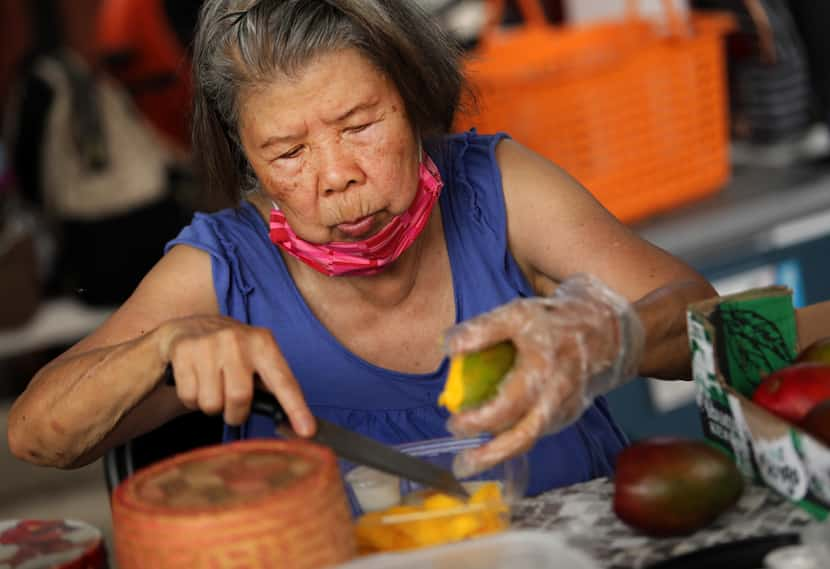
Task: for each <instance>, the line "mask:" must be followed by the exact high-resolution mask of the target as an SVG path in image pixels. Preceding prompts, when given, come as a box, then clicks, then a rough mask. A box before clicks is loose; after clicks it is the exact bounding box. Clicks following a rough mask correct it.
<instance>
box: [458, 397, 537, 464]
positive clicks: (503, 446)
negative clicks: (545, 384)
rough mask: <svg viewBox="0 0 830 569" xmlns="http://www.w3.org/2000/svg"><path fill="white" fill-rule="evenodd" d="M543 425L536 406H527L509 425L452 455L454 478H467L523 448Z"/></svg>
mask: <svg viewBox="0 0 830 569" xmlns="http://www.w3.org/2000/svg"><path fill="white" fill-rule="evenodd" d="M543 426H544V419H543V417H542V416H541V415H540V414H539V413H538V411H537V410H536V409H533V410H531V412H530V413H528V414H527V415H525V417H523V418H522V420H521V421H520V422H519V423H517V424H516V425H515V426H514V427H513V428H512V429H510V430H507V431H505V432H503V433H501V434H499V435H498V436H496V437H495V438H494V439H493V440H491V441H488V442H487V443H485V444H483V445H482V446H480V447H478V448H474V449H469V450H466V451H464V452H462V453H461V454H459V455H458V456H456V457H455V460H454V461H453V465H452V469H453V473H454V474H455V475H456V477H458V478H467V477H468V476H473V475H474V474H478V473H479V472H483V471H485V470H487V469H488V468H492V467H493V466H495V465H497V464H499V463H501V462H504V461H505V460H507V459H509V458H512V457H514V456H518V455H520V454H522V453H525V452H527V451H528V450H530V448H531V447H532V446H533V444H534V443H535V442H536V439H537V438H538V437H539V435H540V434H541V433H542V428H543Z"/></svg>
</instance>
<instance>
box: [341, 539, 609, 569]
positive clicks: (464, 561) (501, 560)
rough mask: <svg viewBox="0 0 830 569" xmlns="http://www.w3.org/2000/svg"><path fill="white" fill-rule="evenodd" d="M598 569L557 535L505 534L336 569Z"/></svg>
mask: <svg viewBox="0 0 830 569" xmlns="http://www.w3.org/2000/svg"><path fill="white" fill-rule="evenodd" d="M425 567H429V568H430V569H550V568H551V567H555V568H556V569H600V565H599V564H597V563H596V562H595V561H593V560H592V559H591V558H590V557H588V555H586V554H585V553H583V552H581V551H579V550H578V549H576V548H575V547H573V546H571V545H569V544H568V543H567V542H566V541H565V539H563V538H562V537H561V536H560V535H559V534H556V533H551V532H542V531H507V532H504V533H501V534H498V535H493V536H488V537H482V538H479V539H475V540H471V541H465V542H461V543H453V544H449V545H442V546H440V547H430V548H428V549H420V550H417V551H408V552H404V553H383V554H379V555H371V556H368V557H362V558H358V559H355V560H353V561H350V562H348V563H346V564H344V565H338V566H337V568H336V569H424V568H425Z"/></svg>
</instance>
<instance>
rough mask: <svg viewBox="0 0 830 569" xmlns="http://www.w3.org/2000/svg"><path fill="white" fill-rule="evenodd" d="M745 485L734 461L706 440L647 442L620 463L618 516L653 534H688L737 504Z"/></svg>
mask: <svg viewBox="0 0 830 569" xmlns="http://www.w3.org/2000/svg"><path fill="white" fill-rule="evenodd" d="M743 485H744V481H743V477H742V476H741V473H740V471H739V470H738V469H737V467H736V466H735V464H734V463H733V462H732V460H731V459H730V458H729V457H728V456H727V455H726V454H724V453H723V452H721V451H719V450H717V449H715V448H714V447H711V446H709V445H708V444H706V443H705V442H703V441H694V440H686V439H680V438H653V439H646V440H643V441H641V442H638V443H635V444H633V445H632V446H630V447H628V448H626V449H624V450H623V451H622V452H621V453H620V454H619V456H618V458H617V471H616V475H615V478H614V512H615V513H616V514H617V517H619V518H620V519H621V520H622V521H623V522H625V523H627V524H628V525H630V526H632V527H634V528H636V529H638V530H640V531H642V532H643V533H646V534H649V535H653V536H659V537H665V536H674V535H684V534H688V533H691V532H694V531H696V530H698V529H700V528H702V527H704V526H706V525H708V524H709V523H711V522H712V521H714V519H715V518H717V517H718V516H719V515H720V514H721V513H722V512H724V511H725V510H727V509H728V508H730V507H731V506H732V505H733V504H735V502H737V501H738V498H739V497H740V496H741V493H742V492H743Z"/></svg>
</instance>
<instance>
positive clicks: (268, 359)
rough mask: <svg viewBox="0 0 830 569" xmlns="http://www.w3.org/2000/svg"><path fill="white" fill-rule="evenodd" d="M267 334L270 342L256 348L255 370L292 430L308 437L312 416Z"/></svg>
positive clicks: (310, 432)
mask: <svg viewBox="0 0 830 569" xmlns="http://www.w3.org/2000/svg"><path fill="white" fill-rule="evenodd" d="M268 338H269V339H270V342H266V343H265V345H266V346H267V349H263V350H257V361H256V370H257V372H258V373H259V375H260V377H261V378H262V382H263V383H264V384H265V386H266V387H267V388H268V390H269V391H271V393H273V394H274V396H275V397H276V398H277V400H278V401H279V402H280V405H282V408H283V410H284V411H285V414H286V415H288V419H289V421H290V422H291V427H292V428H293V429H294V432H296V433H297V434H298V435H300V436H302V437H310V436H311V435H313V434H314V431H315V430H316V425H315V423H314V416H313V415H312V414H311V410H310V409H309V408H308V404H307V403H306V400H305V397H303V392H302V390H301V389H300V385H299V384H298V383H297V380H296V379H295V378H294V374H293V373H291V369H290V368H289V367H288V364H287V363H286V362H285V360H284V359H283V357H282V354H281V353H280V351H279V348H277V345H276V343H275V342H274V340H273V338H272V337H271V335H270V333H269V334H268Z"/></svg>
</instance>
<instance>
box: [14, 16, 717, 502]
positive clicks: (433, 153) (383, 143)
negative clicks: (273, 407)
mask: <svg viewBox="0 0 830 569" xmlns="http://www.w3.org/2000/svg"><path fill="white" fill-rule="evenodd" d="M193 57H194V76H195V87H196V100H195V114H194V123H195V124H194V145H195V151H196V153H197V156H199V158H200V159H201V161H202V163H203V164H204V171H205V175H206V182H207V185H208V186H209V187H210V188H213V189H216V190H219V191H221V192H224V193H225V194H226V195H227V196H229V197H232V198H233V199H234V200H235V201H236V202H237V203H238V204H239V205H238V207H235V208H232V209H228V210H225V211H220V212H217V213H214V214H211V215H197V216H196V217H195V219H194V220H193V222H192V224H191V225H190V226H188V227H187V228H185V229H184V230H183V231H182V233H181V234H180V235H179V237H178V238H177V239H175V240H174V241H172V242H171V243H170V244H169V245H168V250H167V252H166V255H165V256H164V257H163V258H162V259H161V261H160V262H159V263H158V265H157V266H156V267H155V268H154V269H153V270H152V271H151V272H150V273H149V274H148V275H147V276H146V278H145V279H144V280H143V282H142V283H141V284H140V286H139V287H138V288H137V290H136V291H135V293H134V294H133V295H132V297H131V298H130V299H129V300H128V301H127V302H126V303H125V304H124V305H123V306H122V307H121V308H120V309H119V310H118V311H117V312H116V313H115V314H114V315H113V316H112V317H111V318H110V319H109V320H108V321H107V322H106V323H104V324H103V325H102V326H101V327H100V328H99V329H98V330H97V331H95V332H94V333H93V334H91V335H90V336H89V337H87V338H85V339H83V340H82V341H81V342H79V343H78V344H77V345H75V346H74V347H72V348H71V349H70V350H68V351H67V352H66V353H64V354H63V355H61V356H60V357H58V358H57V359H56V360H55V361H53V362H51V363H50V364H48V365H47V366H46V367H44V368H43V369H42V370H41V371H40V372H39V373H38V374H37V376H36V377H35V378H34V380H33V381H32V382H31V384H30V386H29V388H28V389H27V390H26V392H25V393H24V394H23V395H22V396H21V397H20V398H19V400H18V401H17V402H16V404H15V406H14V408H13V410H12V412H11V415H10V418H9V423H10V426H9V440H10V445H11V448H12V450H13V452H14V453H15V454H16V455H17V456H19V457H21V458H23V459H26V460H29V461H32V462H36V463H39V464H48V465H56V466H60V467H73V466H78V465H82V464H85V463H88V462H90V461H92V460H94V459H95V458H96V457H99V456H100V455H101V454H102V453H104V452H105V451H106V450H107V449H108V448H111V447H113V446H114V445H117V444H119V443H122V442H124V441H125V440H127V439H129V438H131V437H135V436H136V435H138V434H140V433H143V432H146V431H148V430H150V429H153V428H155V427H157V426H159V425H161V424H162V423H164V422H165V421H168V420H170V419H171V418H173V417H175V416H177V415H179V414H182V413H186V412H188V411H191V410H201V411H203V412H206V413H222V414H224V419H225V421H226V423H227V424H228V425H242V428H241V429H233V430H231V429H229V430H228V433H231V432H236V433H240V434H241V436H242V437H254V436H270V435H271V434H272V433H273V425H272V424H271V425H269V424H267V421H265V420H264V419H262V418H261V417H253V418H249V417H248V414H249V407H250V401H251V397H252V393H253V390H254V388H255V385H254V380H253V379H252V377H253V375H254V374H255V373H256V374H258V375H259V377H261V381H262V383H263V385H262V386H261V387H262V388H265V389H268V390H270V391H271V392H273V393H274V395H275V396H276V397H277V398H278V399H279V400H280V401H281V402H282V405H283V406H284V408H285V409H286V412H287V413H288V415H289V417H290V420H291V423H292V425H293V427H294V429H295V430H296V431H297V432H298V433H300V434H301V435H306V436H307V435H311V434H312V433H313V432H314V429H315V423H314V418H313V416H314V415H316V416H319V417H325V418H327V419H329V420H332V421H334V422H337V423H340V424H342V425H343V426H345V427H348V428H350V429H353V430H356V431H359V432H362V433H364V434H366V435H369V436H371V437H374V438H376V439H379V440H381V441H384V442H386V443H402V442H408V441H413V440H419V439H424V438H431V437H442V436H447V434H448V432H452V433H454V434H457V435H459V434H460V435H468V434H472V433H478V432H488V433H492V434H494V435H495V436H494V438H493V439H492V441H490V442H489V443H488V444H486V445H484V446H482V447H480V448H478V449H475V450H474V451H471V452H469V453H468V454H466V455H463V457H462V459H461V460H459V461H458V463H457V464H456V465H455V466H456V470H457V472H458V473H459V474H468V473H471V472H474V471H477V470H480V469H483V468H485V467H487V466H489V465H491V464H493V463H496V462H498V461H501V460H503V459H505V458H506V457H508V456H511V455H515V454H517V453H521V452H524V451H530V458H531V460H530V464H531V471H532V474H531V481H530V491H531V492H539V491H542V490H545V489H547V488H551V487H554V486H558V485H565V484H570V483H574V482H577V481H582V480H586V479H590V478H592V477H596V476H601V475H607V474H609V473H611V471H612V468H613V461H614V457H615V454H616V453H617V452H618V451H619V450H620V449H621V448H623V446H624V445H625V443H626V441H625V437H624V436H623V434H622V433H621V432H620V430H619V429H618V427H617V426H616V425H615V423H614V421H613V419H612V417H611V415H610V413H609V411H608V408H607V405H606V403H605V401H604V400H603V398H602V397H601V394H602V393H604V392H607V391H608V390H610V389H611V388H613V387H614V386H616V385H618V384H619V383H621V382H622V381H624V380H626V379H628V378H631V377H633V376H635V375H637V374H643V375H649V376H657V377H663V378H668V379H671V378H682V377H685V376H686V375H687V374H688V370H687V368H688V364H689V362H688V359H689V356H688V348H687V345H686V336H685V307H686V305H687V303H689V302H690V301H694V300H697V299H701V298H704V297H707V296H710V295H712V294H714V293H713V290H712V288H711V287H710V285H709V284H708V283H707V282H706V281H705V280H704V279H703V278H701V277H700V275H698V274H696V273H695V272H694V271H693V270H692V269H690V268H689V267H688V266H686V265H685V264H683V263H682V262H680V261H678V260H677V259H675V258H673V257H671V256H670V255H668V254H666V253H665V252H663V251H661V250H659V249H657V248H655V247H653V246H652V245H650V244H649V243H647V242H645V241H643V240H641V239H639V238H638V237H637V236H636V235H634V234H633V233H632V232H631V231H629V230H628V229H627V228H626V227H625V226H623V225H622V224H620V223H619V222H618V221H617V220H615V219H614V218H613V217H612V216H611V215H609V214H608V213H607V212H606V211H605V210H604V209H603V208H602V207H601V206H600V204H598V203H597V202H596V201H595V200H594V199H593V198H592V197H591V195H590V194H589V193H588V192H586V191H585V190H584V189H583V188H582V187H580V186H579V184H577V183H576V182H575V181H574V180H572V179H571V178H569V177H568V176H567V175H566V174H565V173H564V172H562V171H561V170H560V169H559V168H557V167H556V166H555V165H553V164H551V163H550V162H548V161H547V160H545V159H544V158H542V157H540V156H538V155H536V154H534V153H533V152H531V151H529V150H527V149H525V148H523V147H522V146H521V145H519V144H517V143H516V142H513V141H511V140H510V139H509V138H508V137H507V136H505V135H494V136H490V135H487V136H485V135H480V134H477V133H476V132H466V133H463V134H453V135H449V134H447V132H448V130H449V128H450V126H451V124H452V121H453V115H454V113H455V111H456V108H457V106H458V102H459V100H460V98H461V97H460V93H461V91H462V87H463V80H462V76H461V73H460V71H459V67H458V52H457V50H456V49H455V48H454V47H453V46H452V45H451V44H450V43H449V42H448V40H447V39H446V37H445V36H444V35H443V34H442V33H441V31H440V30H439V29H437V28H436V26H435V25H434V24H433V23H431V22H430V21H429V19H428V18H426V17H425V16H424V15H423V14H422V13H421V12H419V11H418V9H417V8H416V6H414V5H413V4H412V3H410V2H405V1H402V0H208V1H206V2H205V4H204V6H203V9H202V13H201V17H200V24H199V29H198V32H197V37H196V41H195V46H194V53H193ZM183 112H184V110H183ZM551 136H555V133H551ZM240 198H241V199H240ZM586 275H592V276H590V277H589V276H586ZM442 339H443V343H442ZM503 339H512V341H513V342H514V343H515V345H516V346H517V350H518V356H517V361H516V364H515V366H514V369H513V370H512V372H511V373H510V374H509V376H508V377H507V378H506V380H505V381H504V383H503V386H502V389H501V391H500V393H499V395H498V396H497V397H496V398H494V399H493V400H492V401H490V402H488V403H487V404H485V405H484V406H482V407H480V408H479V409H476V410H472V411H468V412H465V413H461V414H459V415H457V416H454V417H453V418H452V420H451V421H450V422H449V423H448V416H447V413H446V412H445V411H444V410H443V409H441V408H439V407H438V406H437V403H436V400H437V396H438V394H439V392H440V391H441V389H442V385H443V382H444V379H445V376H446V371H447V357H446V356H447V354H448V353H450V354H451V353H456V352H464V351H471V350H476V349H480V348H482V347H484V346H487V345H489V344H492V343H494V342H497V341H500V340H503ZM171 364H172V367H173V369H174V372H175V376H176V386H175V388H173V387H169V386H167V385H164V384H163V382H162V381H161V380H160V378H161V377H162V376H163V372H164V370H165V368H166V367H167V366H168V365H171ZM312 413H313V414H314V415H312Z"/></svg>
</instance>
